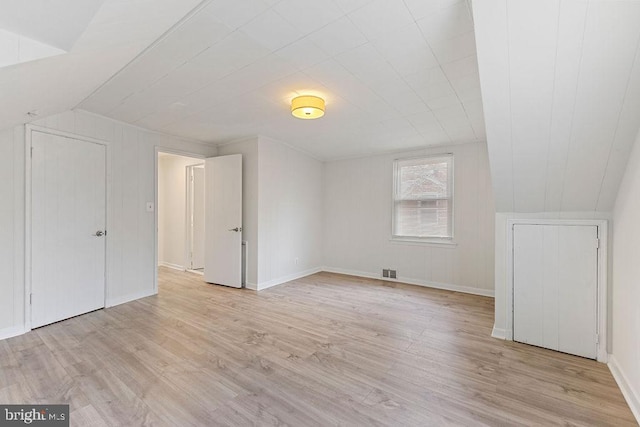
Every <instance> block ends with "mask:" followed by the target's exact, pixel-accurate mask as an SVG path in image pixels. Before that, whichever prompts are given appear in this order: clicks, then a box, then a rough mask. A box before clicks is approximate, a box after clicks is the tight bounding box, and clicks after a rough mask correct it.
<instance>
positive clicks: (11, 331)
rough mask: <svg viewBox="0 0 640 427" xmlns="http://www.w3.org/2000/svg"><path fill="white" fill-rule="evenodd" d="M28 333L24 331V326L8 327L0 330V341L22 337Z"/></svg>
mask: <svg viewBox="0 0 640 427" xmlns="http://www.w3.org/2000/svg"><path fill="white" fill-rule="evenodd" d="M26 332H28V331H27V330H25V328H24V326H22V325H20V326H10V327H8V328H4V329H0V340H4V339H7V338H12V337H17V336H18V335H22V334H24V333H26Z"/></svg>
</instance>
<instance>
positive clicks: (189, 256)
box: [184, 162, 204, 273]
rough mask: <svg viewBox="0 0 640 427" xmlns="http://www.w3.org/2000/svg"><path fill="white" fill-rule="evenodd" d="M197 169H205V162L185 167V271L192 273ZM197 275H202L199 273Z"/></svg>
mask: <svg viewBox="0 0 640 427" xmlns="http://www.w3.org/2000/svg"><path fill="white" fill-rule="evenodd" d="M196 168H202V169H204V162H203V163H195V164H193V165H187V166H185V173H186V177H187V179H186V184H187V188H186V191H185V194H186V195H187V197H186V201H187V206H186V209H185V214H186V219H185V228H186V230H185V245H184V259H185V261H186V262H185V264H186V265H185V269H187V270H190V271H195V270H193V251H192V250H191V249H192V248H193V227H192V226H191V225H192V224H191V219H192V218H191V217H192V216H193V202H194V199H195V198H194V195H193V190H194V188H193V184H194V182H193V180H192V179H193V176H194V175H193V171H194V169H196ZM197 273H200V272H199V271H198V272H197Z"/></svg>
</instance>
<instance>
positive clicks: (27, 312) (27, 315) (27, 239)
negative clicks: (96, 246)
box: [22, 124, 111, 333]
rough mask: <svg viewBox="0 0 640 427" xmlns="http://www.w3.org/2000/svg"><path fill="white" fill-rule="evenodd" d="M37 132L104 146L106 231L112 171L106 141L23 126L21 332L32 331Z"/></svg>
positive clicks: (106, 262)
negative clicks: (33, 152)
mask: <svg viewBox="0 0 640 427" xmlns="http://www.w3.org/2000/svg"><path fill="white" fill-rule="evenodd" d="M33 132H40V133H44V134H48V135H54V136H60V137H63V138H68V139H73V140H76V141H82V142H87V143H90V144H98V145H102V146H104V147H105V201H104V206H105V216H104V218H105V230H107V232H108V231H109V228H110V225H109V194H110V190H111V182H110V181H111V180H110V171H111V161H110V155H111V152H110V148H111V144H110V142H108V141H103V140H100V139H96V138H91V137H88V136H84V135H77V134H74V133H71V132H65V131H61V130H57V129H52V128H48V127H45V126H39V125H32V124H26V125H25V134H24V141H25V144H24V147H25V168H24V169H25V171H24V174H25V177H24V178H25V186H24V199H25V209H24V221H25V222H24V324H23V327H22V329H23V333H26V332H29V331H30V330H31V298H30V294H31V291H32V282H31V279H32V277H31V276H32V275H31V273H32V271H31V269H32V265H31V262H32V259H31V258H32V257H31V246H32V245H31V243H32V241H31V230H32V224H31V214H32V212H31V197H32V193H31V191H32V182H31V174H32V158H31V148H32V143H31V139H32V136H31V135H32V133H33ZM109 236H110V235H109V234H107V235H105V255H104V299H103V306H102V307H101V308H104V307H106V306H107V300H108V295H109V274H108V266H109V241H110V238H109Z"/></svg>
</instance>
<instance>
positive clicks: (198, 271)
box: [185, 269, 204, 276]
mask: <svg viewBox="0 0 640 427" xmlns="http://www.w3.org/2000/svg"><path fill="white" fill-rule="evenodd" d="M185 271H186V272H187V273H193V274H199V275H200V276H204V269H203V271H200V270H185Z"/></svg>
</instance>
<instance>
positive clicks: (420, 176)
mask: <svg viewBox="0 0 640 427" xmlns="http://www.w3.org/2000/svg"><path fill="white" fill-rule="evenodd" d="M451 163H452V158H451V156H443V157H425V158H420V159H406V160H398V161H397V162H396V168H395V173H396V176H395V192H394V193H395V194H394V196H395V197H394V199H395V200H394V204H395V206H394V209H395V212H394V220H395V221H394V230H393V234H394V236H398V237H451V227H450V221H451V219H450V217H451V215H450V209H451V202H450V200H451V189H450V188H449V187H450V183H449V180H450V172H451V171H450V168H451Z"/></svg>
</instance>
